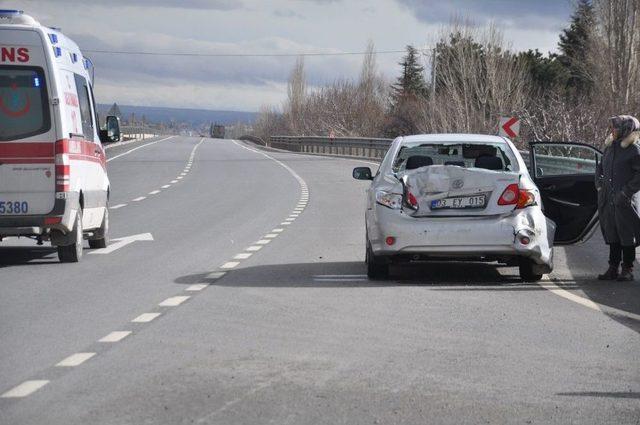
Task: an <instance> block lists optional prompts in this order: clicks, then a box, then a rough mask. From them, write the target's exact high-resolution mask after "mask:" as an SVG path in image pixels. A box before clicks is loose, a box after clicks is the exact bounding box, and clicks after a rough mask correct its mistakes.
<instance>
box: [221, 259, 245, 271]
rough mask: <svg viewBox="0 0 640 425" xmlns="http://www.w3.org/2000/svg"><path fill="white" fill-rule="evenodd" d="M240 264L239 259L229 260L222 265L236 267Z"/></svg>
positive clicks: (223, 266) (222, 266)
mask: <svg viewBox="0 0 640 425" xmlns="http://www.w3.org/2000/svg"><path fill="white" fill-rule="evenodd" d="M238 264H240V263H239V262H238V261H228V262H226V263H224V264H223V265H221V266H220V268H221V269H225V270H226V269H233V268H235V267H236V266H237V265H238Z"/></svg>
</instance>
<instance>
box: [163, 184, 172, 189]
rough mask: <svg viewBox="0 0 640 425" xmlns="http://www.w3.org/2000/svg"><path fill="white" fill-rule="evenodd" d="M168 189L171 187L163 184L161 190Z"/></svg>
mask: <svg viewBox="0 0 640 425" xmlns="http://www.w3.org/2000/svg"><path fill="white" fill-rule="evenodd" d="M170 187H171V185H170V184H165V185H164V186H162V189H168V188H170Z"/></svg>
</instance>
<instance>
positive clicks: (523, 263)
mask: <svg viewBox="0 0 640 425" xmlns="http://www.w3.org/2000/svg"><path fill="white" fill-rule="evenodd" d="M519 267H520V278H521V279H522V280H523V281H525V282H537V281H539V280H540V279H542V274H538V273H536V272H534V271H533V269H534V263H533V261H531V260H530V259H528V258H521V259H520V264H519Z"/></svg>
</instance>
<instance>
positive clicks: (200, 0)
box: [56, 0, 243, 10]
mask: <svg viewBox="0 0 640 425" xmlns="http://www.w3.org/2000/svg"><path fill="white" fill-rule="evenodd" d="M56 3H76V4H79V5H86V3H87V2H86V0H56ZM91 4H92V5H94V6H108V7H110V8H112V7H114V6H117V7H118V8H121V7H140V8H154V7H162V8H173V9H178V8H180V9H203V10H207V9H208V10H234V9H240V8H242V7H243V3H242V2H241V1H240V0H180V1H176V0H145V1H131V0H92V1H91Z"/></svg>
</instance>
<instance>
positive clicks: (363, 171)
mask: <svg viewBox="0 0 640 425" xmlns="http://www.w3.org/2000/svg"><path fill="white" fill-rule="evenodd" d="M353 178H354V179H356V180H373V175H372V173H371V168H369V167H356V168H354V169H353Z"/></svg>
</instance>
